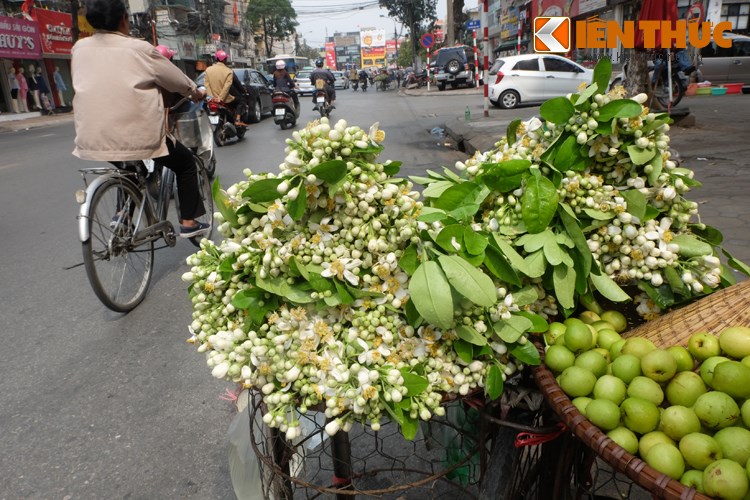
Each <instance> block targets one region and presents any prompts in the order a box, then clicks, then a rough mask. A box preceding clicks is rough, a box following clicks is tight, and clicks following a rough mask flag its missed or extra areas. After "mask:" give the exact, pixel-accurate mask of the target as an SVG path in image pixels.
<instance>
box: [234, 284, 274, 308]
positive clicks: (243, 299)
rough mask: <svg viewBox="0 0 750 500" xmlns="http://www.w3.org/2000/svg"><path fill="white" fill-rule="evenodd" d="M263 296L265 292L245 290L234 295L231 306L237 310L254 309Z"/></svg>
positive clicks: (258, 289) (254, 289) (252, 289)
mask: <svg viewBox="0 0 750 500" xmlns="http://www.w3.org/2000/svg"><path fill="white" fill-rule="evenodd" d="M265 294H266V292H265V291H264V290H261V289H260V288H247V289H245V290H241V291H239V292H237V293H236V294H234V296H233V297H232V305H233V306H234V307H236V308H237V309H250V308H251V307H256V306H257V305H258V302H260V301H262V300H263V297H264V296H265Z"/></svg>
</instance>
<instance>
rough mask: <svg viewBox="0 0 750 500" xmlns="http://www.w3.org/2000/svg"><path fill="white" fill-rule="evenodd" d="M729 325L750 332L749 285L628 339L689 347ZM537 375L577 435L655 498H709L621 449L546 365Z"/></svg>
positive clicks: (733, 288)
mask: <svg viewBox="0 0 750 500" xmlns="http://www.w3.org/2000/svg"><path fill="white" fill-rule="evenodd" d="M729 326H747V327H750V280H748V281H743V282H742V283H738V284H736V285H733V286H731V287H729V288H725V289H724V290H721V291H718V292H715V293H713V294H711V295H709V296H708V297H705V298H703V299H701V300H699V301H697V302H694V303H693V304H691V305H688V306H685V307H683V308H681V309H677V310H674V311H672V312H670V313H668V314H665V315H664V316H662V317H660V318H658V319H655V320H653V321H650V322H648V323H645V324H643V325H641V326H639V327H637V328H634V329H632V330H629V331H628V332H626V333H625V334H624V335H623V337H626V338H627V337H635V336H637V337H645V338H648V339H650V340H651V341H652V342H654V343H655V344H656V345H657V346H659V347H668V346H672V345H682V346H686V345H687V341H688V339H689V338H690V336H691V335H692V334H693V333H695V332H697V331H703V330H706V331H708V332H711V333H713V334H718V333H719V332H720V331H721V330H723V329H724V328H726V327H729ZM533 374H534V379H535V380H536V383H537V385H538V386H539V388H540V390H541V391H542V393H543V394H544V397H545V399H546V400H547V402H548V403H549V404H550V406H551V407H552V408H553V409H554V411H555V413H557V415H558V416H559V417H560V419H561V420H562V421H563V423H565V425H567V426H568V428H569V429H570V430H571V431H572V432H573V433H574V434H575V436H576V437H578V438H579V439H580V440H581V441H582V442H583V443H584V444H586V445H587V446H588V447H589V448H591V449H592V450H593V451H594V452H595V453H596V454H597V455H599V456H600V457H601V458H602V459H603V460H605V461H606V462H607V463H609V464H610V465H611V466H612V467H613V468H615V469H616V470H617V471H619V472H621V473H623V474H625V475H626V476H627V477H628V478H629V479H630V480H632V481H633V482H634V483H636V484H638V485H639V486H642V487H643V488H646V489H647V490H648V491H649V492H651V493H652V494H653V496H654V497H655V498H664V499H668V500H677V499H680V500H707V499H708V498H709V497H707V496H705V495H702V494H700V493H698V492H697V491H696V490H695V489H693V488H688V487H686V486H685V485H683V484H681V483H680V482H679V481H675V480H674V479H671V478H670V477H669V476H666V475H664V474H662V473H660V472H658V471H657V470H655V469H653V468H651V467H649V466H648V465H647V464H646V462H644V461H643V460H641V459H640V458H638V457H636V456H634V455H631V454H630V453H628V452H627V451H625V450H624V449H623V448H621V447H620V446H618V445H617V444H616V443H615V442H614V441H612V440H611V439H610V438H609V437H607V435H606V434H604V433H603V432H602V431H601V430H600V429H599V428H598V427H596V426H595V425H593V424H592V423H591V422H589V420H588V419H587V418H586V417H585V416H583V415H582V414H581V412H579V411H578V409H576V407H575V406H573V404H572V403H571V401H570V399H569V398H568V396H567V395H566V394H565V393H564V392H563V390H562V389H561V388H560V386H559V385H557V382H556V381H555V376H554V375H553V374H552V372H551V371H550V370H548V369H547V367H546V366H544V365H540V366H538V367H536V368H535V369H534V371H533Z"/></svg>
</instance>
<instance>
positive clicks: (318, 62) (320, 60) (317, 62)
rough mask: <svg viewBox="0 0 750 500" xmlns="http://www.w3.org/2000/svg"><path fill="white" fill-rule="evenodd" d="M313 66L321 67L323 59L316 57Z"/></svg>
mask: <svg viewBox="0 0 750 500" xmlns="http://www.w3.org/2000/svg"><path fill="white" fill-rule="evenodd" d="M315 66H317V67H318V68H322V67H323V59H316V60H315Z"/></svg>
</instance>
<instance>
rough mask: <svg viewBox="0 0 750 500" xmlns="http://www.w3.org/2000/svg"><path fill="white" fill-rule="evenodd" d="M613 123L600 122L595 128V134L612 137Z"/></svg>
mask: <svg viewBox="0 0 750 500" xmlns="http://www.w3.org/2000/svg"><path fill="white" fill-rule="evenodd" d="M614 123H615V122H614V121H612V120H610V121H607V122H601V123H599V126H598V127H596V130H595V132H596V133H597V134H599V135H612V133H613V127H614V125H613V124H614Z"/></svg>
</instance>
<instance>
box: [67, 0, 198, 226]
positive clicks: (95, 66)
mask: <svg viewBox="0 0 750 500" xmlns="http://www.w3.org/2000/svg"><path fill="white" fill-rule="evenodd" d="M85 7H86V20H87V21H88V22H89V24H91V26H93V27H94V29H95V30H96V31H95V32H94V34H93V35H92V36H90V37H86V38H82V39H80V40H78V41H77V42H76V44H75V45H74V46H73V49H72V51H71V54H72V60H71V73H72V76H73V88H74V89H75V97H74V98H73V105H74V106H75V110H76V113H75V130H76V137H75V149H74V150H73V154H74V155H75V156H77V157H78V158H81V159H83V160H94V161H108V162H112V163H113V164H115V165H116V166H118V167H119V166H121V162H124V161H137V160H146V159H149V158H153V159H154V161H155V163H156V164H158V165H163V166H166V167H167V168H169V169H170V170H172V171H173V172H174V173H175V174H176V176H177V196H178V197H179V200H180V226H181V227H180V236H182V237H184V238H190V237H194V236H198V235H200V234H204V233H205V232H206V231H208V229H210V227H211V226H210V225H208V224H203V223H200V222H198V221H196V220H195V219H196V218H197V217H200V216H201V215H203V214H204V213H205V208H204V206H203V203H202V200H201V196H200V192H199V191H198V176H197V175H196V174H197V171H196V166H195V160H194V159H193V154H192V153H191V152H190V150H189V149H187V148H186V147H185V146H184V145H182V144H181V143H179V142H178V141H177V140H176V139H175V138H174V137H172V136H171V135H168V134H167V129H166V123H165V120H166V114H165V112H164V105H163V101H162V99H161V97H162V96H163V95H164V94H165V93H170V92H177V93H179V94H181V95H182V96H185V97H190V98H191V99H192V100H193V101H196V102H198V101H201V100H202V99H203V98H204V97H205V93H204V92H203V91H202V90H199V89H198V88H197V87H196V85H195V82H193V81H192V80H191V79H190V78H188V77H187V76H186V75H184V74H183V73H182V71H180V70H179V68H177V66H175V65H174V64H172V63H170V62H169V61H168V60H167V59H165V58H164V57H163V56H162V54H161V53H160V52H159V51H158V50H156V48H154V47H153V46H152V45H150V44H149V43H147V42H145V41H142V40H138V39H136V38H132V37H130V36H128V34H129V32H130V21H129V17H128V10H127V7H126V5H125V3H124V2H123V0H86V2H85Z"/></svg>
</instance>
